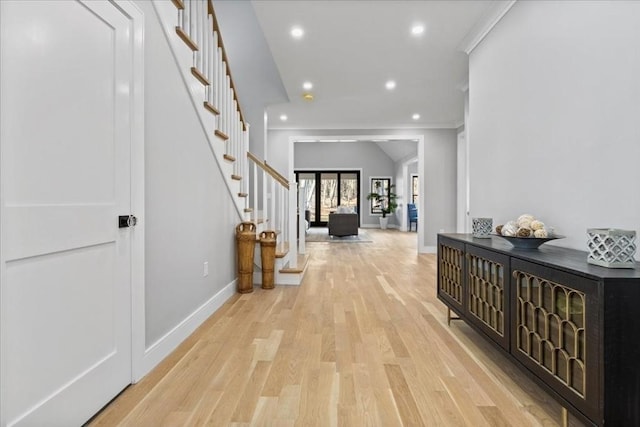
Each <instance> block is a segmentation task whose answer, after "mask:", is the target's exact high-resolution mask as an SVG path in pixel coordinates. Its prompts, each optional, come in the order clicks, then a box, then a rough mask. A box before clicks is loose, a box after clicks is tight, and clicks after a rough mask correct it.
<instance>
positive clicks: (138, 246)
mask: <svg viewBox="0 0 640 427" xmlns="http://www.w3.org/2000/svg"><path fill="white" fill-rule="evenodd" d="M114 4H115V5H116V6H117V7H118V8H119V9H120V10H121V11H122V12H123V13H124V14H125V15H126V16H127V17H128V18H129V19H130V21H131V26H132V31H133V33H132V34H133V38H132V48H133V73H132V80H133V88H132V90H131V94H132V96H131V213H132V214H133V215H135V216H136V217H137V218H138V224H137V225H136V226H135V227H133V228H132V229H131V382H132V383H135V382H137V381H138V380H139V379H140V378H141V376H138V375H137V372H138V370H139V367H140V364H141V362H142V358H143V356H144V345H145V330H146V329H145V328H146V327H145V297H144V296H145V273H144V266H145V262H144V254H145V246H144V242H145V239H144V234H145V216H144V215H145V212H144V206H145V204H144V182H145V178H144V34H145V28H144V13H143V12H142V11H141V10H140V9H139V8H138V6H137V5H135V4H134V3H133V2H131V1H116V2H115V3H114Z"/></svg>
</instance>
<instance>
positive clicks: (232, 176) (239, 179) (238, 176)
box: [231, 174, 242, 181]
mask: <svg viewBox="0 0 640 427" xmlns="http://www.w3.org/2000/svg"><path fill="white" fill-rule="evenodd" d="M231 179H234V180H236V181H242V177H241V176H240V175H236V174H232V175H231Z"/></svg>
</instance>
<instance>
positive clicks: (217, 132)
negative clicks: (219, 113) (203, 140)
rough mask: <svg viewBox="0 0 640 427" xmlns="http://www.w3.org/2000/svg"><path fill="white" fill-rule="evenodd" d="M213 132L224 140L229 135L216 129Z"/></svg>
mask: <svg viewBox="0 0 640 427" xmlns="http://www.w3.org/2000/svg"><path fill="white" fill-rule="evenodd" d="M214 134H215V135H216V136H218V137H220V138H222V139H224V140H225V141H226V140H227V139H229V135H227V134H226V133H224V132H222V131H221V130H218V129H216V131H215V132H214Z"/></svg>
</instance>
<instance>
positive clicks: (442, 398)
mask: <svg viewBox="0 0 640 427" xmlns="http://www.w3.org/2000/svg"><path fill="white" fill-rule="evenodd" d="M367 232H368V233H369V235H370V236H371V238H372V240H373V242H371V243H310V244H308V245H307V252H308V253H309V254H311V259H310V261H309V266H308V270H307V273H306V276H305V279H304V282H303V284H302V285H301V286H300V287H286V286H277V287H276V289H274V290H268V291H267V290H262V289H260V288H255V290H254V292H253V293H251V294H245V295H240V294H236V295H235V296H234V297H233V298H231V299H230V300H229V301H228V302H227V303H226V304H225V305H224V306H223V307H222V308H221V309H220V310H219V311H218V312H216V313H215V314H214V315H213V316H212V317H211V318H210V319H209V320H208V321H207V322H205V323H204V324H203V325H202V326H201V327H200V328H199V329H198V330H197V331H196V332H195V333H194V334H193V335H192V336H191V337H190V338H189V339H187V341H185V342H184V343H183V344H182V345H181V346H180V347H179V348H178V349H177V350H176V351H175V352H174V353H173V354H172V355H171V356H169V357H168V358H167V359H166V360H165V361H163V362H162V363H161V364H160V365H159V366H158V367H157V368H156V369H155V370H154V371H152V372H151V373H150V374H149V375H147V377H145V378H144V379H143V380H142V381H141V382H140V383H138V384H136V385H134V386H131V387H129V388H128V389H127V390H126V391H125V392H123V393H122V394H121V395H120V397H118V398H117V399H116V400H114V401H113V402H112V403H111V404H110V405H109V406H108V407H106V408H105V409H104V410H103V412H102V413H100V414H99V415H98V416H97V417H95V418H94V420H93V421H92V422H91V423H90V425H92V426H102V425H104V426H116V425H117V426H200V425H211V426H250V425H251V426H254V425H255V426H263V425H264V426H267V425H269V426H336V425H337V426H349V427H350V426H385V427H387V426H402V425H404V426H417V425H424V426H473V427H477V426H491V427H494V426H540V425H542V426H557V425H560V411H561V409H560V406H559V405H558V403H556V402H555V400H553V399H552V398H551V397H550V396H548V395H547V394H546V393H544V392H543V391H541V390H540V388H538V387H537V386H536V385H535V384H533V382H532V381H530V380H529V379H528V378H526V377H525V376H524V375H523V374H521V372H520V370H519V369H518V368H517V367H516V366H514V365H513V364H512V363H511V362H509V361H508V360H507V359H506V358H505V357H504V356H502V355H501V354H499V353H498V352H497V350H495V349H493V348H492V346H490V345H487V344H486V343H485V341H484V339H483V338H481V337H480V336H479V335H478V333H476V332H475V331H473V330H471V329H470V328H469V327H468V326H466V325H465V324H463V323H462V322H452V325H451V327H448V326H447V324H446V309H445V308H444V305H442V304H441V303H440V302H439V301H438V300H437V299H436V284H435V277H436V256H435V255H416V234H415V233H403V232H398V231H394V230H385V231H382V230H373V229H372V230H367ZM570 421H571V425H580V424H578V423H577V422H576V421H575V420H574V419H573V418H572V419H571V420H570Z"/></svg>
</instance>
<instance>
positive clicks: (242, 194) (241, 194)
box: [238, 193, 249, 197]
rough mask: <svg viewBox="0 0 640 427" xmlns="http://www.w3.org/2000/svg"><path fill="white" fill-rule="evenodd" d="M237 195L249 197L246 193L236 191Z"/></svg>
mask: <svg viewBox="0 0 640 427" xmlns="http://www.w3.org/2000/svg"><path fill="white" fill-rule="evenodd" d="M238 197H249V195H248V194H247V193H238Z"/></svg>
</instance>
